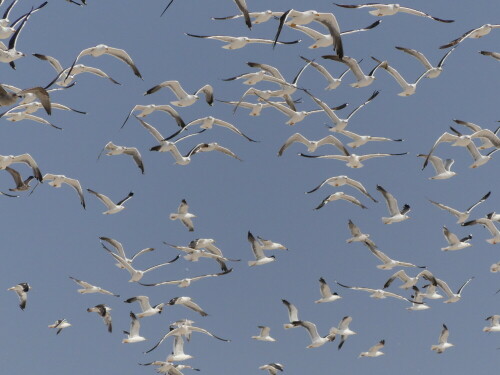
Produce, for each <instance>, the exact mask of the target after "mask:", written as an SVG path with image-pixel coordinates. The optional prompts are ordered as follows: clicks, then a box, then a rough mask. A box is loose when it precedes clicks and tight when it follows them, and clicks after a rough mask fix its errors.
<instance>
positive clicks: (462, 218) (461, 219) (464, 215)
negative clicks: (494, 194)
mask: <svg viewBox="0 0 500 375" xmlns="http://www.w3.org/2000/svg"><path fill="white" fill-rule="evenodd" d="M490 194H491V191H489V192H487V193H486V194H485V195H484V196H483V197H482V198H481V199H479V200H478V201H477V202H476V203H474V204H473V205H472V206H470V207H469V208H468V209H467V210H465V211H464V212H461V211H458V210H456V209H454V208H451V207H448V206H445V205H444V204H442V203H438V202H434V201H432V200H430V199H429V202H431V203H432V204H433V205H435V206H436V207H439V208H440V209H442V210H445V211H448V212H449V213H450V214H452V215H453V216H456V217H457V219H458V220H457V224H463V223H465V221H466V220H467V219H468V218H469V216H470V213H471V211H472V210H473V209H474V208H475V207H477V206H478V205H480V204H481V203H483V202H484V201H485V200H486V199H488V197H489V196H490ZM469 225H470V224H469Z"/></svg>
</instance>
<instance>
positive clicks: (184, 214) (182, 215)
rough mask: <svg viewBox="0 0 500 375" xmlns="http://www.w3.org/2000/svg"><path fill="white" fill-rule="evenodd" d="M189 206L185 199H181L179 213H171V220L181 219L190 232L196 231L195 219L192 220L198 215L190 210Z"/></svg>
mask: <svg viewBox="0 0 500 375" xmlns="http://www.w3.org/2000/svg"><path fill="white" fill-rule="evenodd" d="M188 210H189V206H188V204H187V202H186V200H185V199H183V200H182V201H181V204H180V205H179V208H178V209H177V213H172V214H170V220H180V221H181V222H182V224H184V225H185V226H186V228H188V230H189V231H190V232H192V231H194V225H193V221H192V220H191V219H192V218H193V217H196V215H193V214H192V213H189V212H188Z"/></svg>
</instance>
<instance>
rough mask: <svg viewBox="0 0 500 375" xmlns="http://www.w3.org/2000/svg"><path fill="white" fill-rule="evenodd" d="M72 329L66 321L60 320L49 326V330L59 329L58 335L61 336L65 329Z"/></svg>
mask: <svg viewBox="0 0 500 375" xmlns="http://www.w3.org/2000/svg"><path fill="white" fill-rule="evenodd" d="M68 327H71V324H70V323H69V322H68V321H67V320H66V319H58V320H56V321H55V322H54V324H51V325H49V328H57V332H56V335H58V334H60V333H61V331H62V330H63V329H64V328H68Z"/></svg>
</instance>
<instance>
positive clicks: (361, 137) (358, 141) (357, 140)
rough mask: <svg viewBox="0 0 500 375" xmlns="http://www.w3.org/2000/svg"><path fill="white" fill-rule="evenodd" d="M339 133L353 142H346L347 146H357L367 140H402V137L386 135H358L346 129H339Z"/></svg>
mask: <svg viewBox="0 0 500 375" xmlns="http://www.w3.org/2000/svg"><path fill="white" fill-rule="evenodd" d="M339 133H340V134H343V135H345V136H346V137H349V138H351V139H352V140H353V141H354V142H350V143H348V144H347V146H349V147H352V148H358V147H360V146H363V145H364V144H366V143H368V142H381V141H393V142H402V141H403V139H393V138H386V137H372V136H371V135H359V134H356V133H353V132H350V131H348V130H345V129H344V130H340V131H339Z"/></svg>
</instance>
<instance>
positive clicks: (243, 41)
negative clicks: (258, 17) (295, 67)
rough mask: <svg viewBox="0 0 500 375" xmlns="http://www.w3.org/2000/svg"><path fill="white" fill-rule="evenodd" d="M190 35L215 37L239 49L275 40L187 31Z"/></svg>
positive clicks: (294, 42) (229, 47)
mask: <svg viewBox="0 0 500 375" xmlns="http://www.w3.org/2000/svg"><path fill="white" fill-rule="evenodd" d="M185 34H186V35H188V36H191V37H194V38H203V39H214V40H220V41H221V42H225V43H228V44H225V45H223V46H222V48H224V49H239V48H243V47H245V46H246V45H247V44H249V43H264V44H273V43H274V40H270V39H260V38H249V37H247V36H227V35H194V34H189V33H185ZM298 42H300V40H293V41H291V42H278V44H296V43H298Z"/></svg>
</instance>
